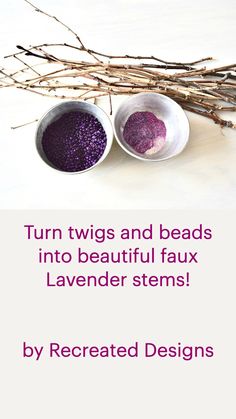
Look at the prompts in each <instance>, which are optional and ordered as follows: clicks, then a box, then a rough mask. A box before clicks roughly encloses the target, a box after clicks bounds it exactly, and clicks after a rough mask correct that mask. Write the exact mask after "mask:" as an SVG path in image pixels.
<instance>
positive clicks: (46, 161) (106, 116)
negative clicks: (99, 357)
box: [34, 99, 114, 175]
mask: <svg viewBox="0 0 236 419" xmlns="http://www.w3.org/2000/svg"><path fill="white" fill-rule="evenodd" d="M76 103H77V104H87V105H88V106H89V107H90V108H94V109H97V108H98V109H99V111H101V113H102V114H103V116H104V117H105V118H106V119H107V121H108V122H109V125H110V127H111V134H112V135H111V138H110V140H109V141H108V137H107V143H106V147H105V150H104V152H103V154H102V156H101V157H100V159H99V160H98V161H97V162H96V163H95V164H94V165H93V166H90V167H88V168H87V169H84V170H80V171H78V172H68V171H65V170H61V169H59V168H57V167H56V166H53V164H52V163H51V162H50V161H49V160H48V159H47V157H46V155H45V157H46V159H44V158H43V157H42V155H41V153H40V151H39V147H38V142H39V140H38V132H39V128H40V126H41V124H42V122H43V120H44V119H45V118H46V116H47V115H48V114H49V113H50V112H51V111H52V110H53V109H55V108H60V106H62V105H67V104H71V105H72V104H73V105H74V104H76ZM85 113H90V112H88V111H85ZM62 115H63V113H62ZM92 115H93V114H92ZM94 116H95V115H94ZM95 117H96V116H95ZM97 119H98V118H97ZM99 122H100V121H99ZM103 129H104V131H105V128H104V127H103ZM105 133H106V136H107V132H106V131H105ZM113 139H114V130H113V125H112V122H111V119H110V117H109V116H108V114H107V113H106V112H105V111H104V110H103V109H102V108H101V107H100V106H98V105H96V104H95V103H89V102H85V101H83V100H76V99H75V100H64V101H63V102H59V103H57V104H56V105H53V106H51V107H50V108H49V109H48V110H47V111H46V112H44V114H43V115H42V116H41V118H40V119H39V120H38V122H37V126H36V130H35V139H34V142H35V147H36V150H37V153H38V155H39V157H40V159H41V160H42V161H43V162H44V163H45V165H46V166H47V167H50V168H51V169H53V170H56V171H57V172H59V173H63V174H67V175H77V174H81V173H85V172H88V171H89V170H92V169H94V168H95V167H96V166H98V165H99V164H100V163H102V162H103V160H105V158H106V157H107V156H108V154H109V153H110V150H111V147H112V143H113Z"/></svg>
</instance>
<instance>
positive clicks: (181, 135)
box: [114, 93, 189, 161]
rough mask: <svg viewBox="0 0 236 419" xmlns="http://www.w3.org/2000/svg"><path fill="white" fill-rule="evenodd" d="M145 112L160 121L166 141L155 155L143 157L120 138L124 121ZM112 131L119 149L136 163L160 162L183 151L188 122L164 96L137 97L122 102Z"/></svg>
mask: <svg viewBox="0 0 236 419" xmlns="http://www.w3.org/2000/svg"><path fill="white" fill-rule="evenodd" d="M143 111H148V112H152V113H153V114H154V115H156V117H157V118H159V119H161V120H162V121H163V122H164V124H165V126H166V141H165V144H164V146H163V147H162V148H161V149H160V150H159V151H158V152H156V153H155V154H152V155H146V154H145V155H144V154H141V153H138V152H136V151H135V150H134V149H133V148H132V147H131V146H130V145H129V144H127V142H126V141H125V140H124V138H123V131H124V126H125V124H126V122H127V119H128V118H129V117H130V115H132V114H133V113H135V112H143ZM114 131H115V136H116V139H117V141H118V143H119V145H120V146H121V147H122V148H123V150H125V151H126V152H127V153H128V154H130V155H131V156H133V157H135V158H136V159H140V160H145V161H161V160H166V159H170V158H171V157H174V156H177V155H178V154H179V153H181V152H182V151H183V149H184V148H185V146H186V144H187V142H188V139H189V122H188V118H187V116H186V114H185V112H184V111H183V109H182V108H181V107H180V106H179V105H178V104H177V103H176V102H175V101H174V100H172V99H170V98H169V97H168V96H164V95H161V94H159V93H138V94H135V95H133V96H131V97H129V98H128V99H127V100H125V101H124V102H123V103H122V104H121V106H120V107H119V108H118V110H117V112H116V114H115V117H114Z"/></svg>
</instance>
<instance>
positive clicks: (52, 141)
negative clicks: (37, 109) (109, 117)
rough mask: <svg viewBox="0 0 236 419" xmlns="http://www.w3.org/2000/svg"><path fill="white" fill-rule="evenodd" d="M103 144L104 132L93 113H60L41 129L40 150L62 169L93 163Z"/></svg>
mask: <svg viewBox="0 0 236 419" xmlns="http://www.w3.org/2000/svg"><path fill="white" fill-rule="evenodd" d="M106 144H107V137H106V133H105V131H104V129H103V127H102V124H101V123H100V122H99V121H98V119H97V118H95V116H93V115H91V114H89V113H84V112H81V111H71V112H68V113H65V114H63V115H62V116H61V117H60V118H59V119H57V120H56V121H54V122H52V123H51V124H50V125H49V126H48V127H47V128H46V130H45V132H44V134H43V139H42V147H43V151H44V153H45V155H46V157H47V158H48V160H49V161H50V162H51V163H52V164H53V165H54V166H55V167H56V168H57V169H60V170H63V171H65V172H80V171H82V170H85V169H88V168H89V167H92V166H94V165H95V164H96V163H97V162H98V160H99V159H100V158H101V157H102V155H103V153H104V151H105V148H106Z"/></svg>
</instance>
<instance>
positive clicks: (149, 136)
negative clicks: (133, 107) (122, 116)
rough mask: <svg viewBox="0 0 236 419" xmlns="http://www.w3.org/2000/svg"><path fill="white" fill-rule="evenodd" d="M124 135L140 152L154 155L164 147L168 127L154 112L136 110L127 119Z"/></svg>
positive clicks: (128, 142)
mask: <svg viewBox="0 0 236 419" xmlns="http://www.w3.org/2000/svg"><path fill="white" fill-rule="evenodd" d="M123 136H124V140H125V141H126V142H127V144H129V145H130V146H131V147H132V148H133V149H134V150H135V151H137V152H138V153H141V154H147V155H152V154H154V153H157V152H158V151H159V150H160V149H161V148H162V147H163V145H164V143H165V140H166V127H165V124H164V122H163V121H162V120H161V119H158V118H157V117H156V116H155V115H154V114H153V113H152V112H135V113H133V114H132V115H130V117H129V118H128V119H127V122H126V124H125V126H124V132H123Z"/></svg>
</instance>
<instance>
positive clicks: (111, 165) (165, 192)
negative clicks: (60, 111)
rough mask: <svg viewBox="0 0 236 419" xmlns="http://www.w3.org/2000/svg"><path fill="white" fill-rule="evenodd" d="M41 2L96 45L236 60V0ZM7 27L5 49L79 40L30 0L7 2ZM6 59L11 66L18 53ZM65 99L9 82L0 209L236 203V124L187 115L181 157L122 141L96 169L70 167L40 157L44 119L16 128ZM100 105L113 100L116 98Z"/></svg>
mask: <svg viewBox="0 0 236 419" xmlns="http://www.w3.org/2000/svg"><path fill="white" fill-rule="evenodd" d="M35 1H36V2H37V5H38V6H40V7H41V8H44V9H45V10H46V11H49V12H51V13H54V14H55V15H57V16H58V17H60V18H61V19H63V20H64V21H65V22H66V23H68V24H69V25H70V26H72V27H74V28H75V29H76V30H77V32H79V34H80V35H81V38H82V39H83V40H84V42H86V45H88V46H89V47H91V48H94V49H98V50H101V51H104V52H110V53H112V54H126V53H129V54H145V55H149V54H150V55H157V56H159V57H163V58H165V59H169V60H172V61H173V60H181V61H189V60H194V59H197V58H200V57H202V56H209V55H210V56H214V57H216V58H218V60H219V61H218V62H219V63H222V64H224V63H228V64H229V63H232V62H236V51H235V41H234V39H235V24H236V2H235V1H234V0H225V1H224V2H220V1H215V0H214V1H213V0H208V1H205V0H204V1H203V0H198V1H197V2H190V1H187V0H180V1H170V0H159V1H156V0H120V1H118V0H117V1H111V0H102V1H95V0H86V1H82V0H81V1H80V0H66V1H65V0H53V1H48V0H35ZM0 31H1V38H0V55H1V57H3V56H4V55H6V54H8V53H11V52H14V51H15V45H16V44H21V45H22V44H23V45H25V46H28V45H29V44H37V43H44V42H61V41H62V42H65V41H71V42H72V41H74V40H73V38H72V37H71V36H70V34H69V33H67V32H65V31H64V30H63V29H62V28H61V27H60V26H58V25H57V24H56V23H54V22H52V21H50V20H48V19H47V18H46V17H44V16H41V15H39V14H37V13H36V12H34V11H33V10H32V9H31V8H30V6H28V5H27V4H26V3H24V1H23V0H22V1H21V0H8V1H7V2H4V3H2V4H1V13H0ZM0 61H1V65H2V66H3V67H8V68H11V62H10V61H9V62H8V63H7V62H6V60H3V59H2V58H1V60H0ZM57 102H58V101H56V100H55V99H51V98H43V97H40V96H38V95H34V94H31V93H29V92H24V91H20V90H16V89H12V88H8V89H0V108H1V109H0V110H1V125H0V134H1V135H0V141H1V153H0V187H1V197H0V199H1V201H0V207H1V208H38V209H41V208H42V209H44V208H45V209H46V208H55V209H59V208H67V209H70V208H72V209H73V208H74V209H79V208H96V209H100V208H111V209H113V208H130V209H131V208H134V209H136V208H137V209H141V208H155V209H158V208H166V209H192V208H199V209H201V208H207V209H208V208H211V209H214V208H215V209H218V208H219V209H220V208H236V131H233V130H230V129H224V130H222V129H221V128H220V127H219V126H217V125H215V124H214V123H213V122H211V121H209V120H206V119H204V118H202V117H200V116H196V115H193V114H188V117H189V121H190V125H191V135H190V141H189V144H188V146H187V148H186V149H185V150H184V152H183V153H182V154H181V155H179V156H178V157H177V158H174V159H172V160H168V161H165V162H161V163H143V162H140V161H138V160H136V159H133V158H132V157H129V156H128V155H127V154H125V152H124V151H123V150H121V149H120V148H119V146H118V145H117V144H114V146H113V148H112V151H111V153H110V154H109V156H108V158H107V159H106V160H105V162H104V163H103V164H101V165H100V166H99V167H98V168H97V169H95V170H91V171H89V172H87V173H85V174H83V175H82V174H81V175H63V174H61V173H58V172H56V171H54V170H52V169H50V168H49V167H47V166H46V165H45V164H44V163H43V162H42V161H41V160H40V158H39V157H38V155H37V152H36V149H35V144H34V134H35V128H36V126H35V125H29V126H27V127H24V128H21V129H17V130H11V129H10V127H11V126H14V125H19V124H21V123H24V122H28V121H31V120H34V119H35V118H38V117H40V116H41V115H42V114H43V113H44V112H45V111H47V110H48V108H50V107H51V106H53V105H54V104H56V103H57ZM117 104H118V102H117V101H115V102H114V109H116V106H117ZM100 105H101V106H102V107H104V109H106V110H107V109H108V106H107V101H104V100H103V101H102V102H101V103H100Z"/></svg>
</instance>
